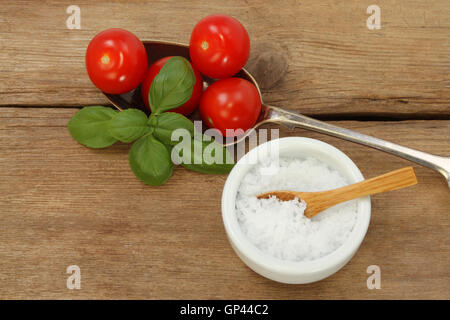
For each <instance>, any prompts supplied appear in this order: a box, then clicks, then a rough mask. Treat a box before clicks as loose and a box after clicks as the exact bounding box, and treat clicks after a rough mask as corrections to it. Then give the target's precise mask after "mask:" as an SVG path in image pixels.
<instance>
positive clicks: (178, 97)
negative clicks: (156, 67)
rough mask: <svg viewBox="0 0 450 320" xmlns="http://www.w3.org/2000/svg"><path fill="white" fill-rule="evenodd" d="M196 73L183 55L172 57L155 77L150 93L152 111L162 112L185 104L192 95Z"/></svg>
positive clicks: (149, 99)
mask: <svg viewBox="0 0 450 320" xmlns="http://www.w3.org/2000/svg"><path fill="white" fill-rule="evenodd" d="M195 80H196V79H195V74H194V71H193V70H192V67H191V64H190V63H189V61H187V60H186V59H185V58H183V57H177V56H176V57H172V58H170V59H169V60H168V61H167V62H166V64H165V65H164V66H163V67H162V68H161V70H160V71H159V73H158V74H157V75H156V77H155V78H154V79H153V82H152V85H151V87H150V90H149V94H148V101H149V104H150V108H151V109H152V112H153V113H155V114H160V113H162V112H164V111H167V110H171V109H174V108H177V107H179V106H181V105H183V104H184V103H185V102H187V101H188V100H189V99H190V98H191V96H192V90H193V88H194V85H195Z"/></svg>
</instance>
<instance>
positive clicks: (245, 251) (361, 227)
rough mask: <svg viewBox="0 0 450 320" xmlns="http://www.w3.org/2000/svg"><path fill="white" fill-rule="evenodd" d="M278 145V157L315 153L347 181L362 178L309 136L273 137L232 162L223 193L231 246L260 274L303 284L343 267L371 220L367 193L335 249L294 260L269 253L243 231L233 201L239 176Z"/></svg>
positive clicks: (343, 158)
mask: <svg viewBox="0 0 450 320" xmlns="http://www.w3.org/2000/svg"><path fill="white" fill-rule="evenodd" d="M277 146H278V147H279V149H278V150H279V155H280V157H283V156H284V157H286V156H289V157H299V158H304V157H309V156H310V157H315V158H318V159H320V160H321V161H323V162H325V163H327V164H328V165H329V166H330V167H332V168H334V169H336V170H338V171H339V172H340V173H341V174H342V175H343V176H344V177H345V178H346V179H347V180H348V181H349V182H350V183H355V182H358V181H361V180H363V179H364V177H363V175H362V174H361V172H360V171H359V169H358V167H357V166H356V165H355V164H354V163H353V161H352V160H351V159H350V158H349V157H347V156H346V155H345V154H344V153H343V152H342V151H340V150H338V149H336V148H335V147H333V146H331V145H329V144H327V143H325V142H322V141H319V140H315V139H310V138H301V137H288V138H281V139H275V140H272V141H269V142H266V143H263V144H261V145H259V146H258V147H256V148H254V149H252V150H251V151H250V152H248V153H247V154H246V155H245V156H244V157H242V158H241V159H240V160H239V161H238V163H237V164H236V165H235V166H234V168H233V170H232V171H231V173H230V174H229V176H228V178H227V181H226V183H225V186H224V189H223V194H222V218H223V223H224V225H225V230H226V233H227V235H228V239H229V241H230V243H231V246H232V247H233V249H234V250H235V252H236V253H237V255H238V256H239V257H240V258H241V259H242V261H243V262H244V263H245V264H246V265H247V266H249V267H250V268H251V269H253V270H254V271H255V272H257V273H259V274H260V275H262V276H264V277H266V278H269V279H272V280H275V281H278V282H282V283H290V284H303V283H310V282H315V281H319V280H322V279H324V278H326V277H328V276H330V275H332V274H333V273H335V272H336V271H338V270H339V269H340V268H342V267H343V266H344V265H345V264H346V263H347V262H348V261H349V260H350V259H351V258H352V257H353V255H354V254H355V252H356V251H357V250H358V248H359V246H360V245H361V242H362V241H363V239H364V236H365V235H366V232H367V228H368V227H369V221H370V211H371V206H370V197H364V198H360V199H358V200H357V201H358V218H357V221H356V224H355V226H354V228H353V230H352V232H351V233H350V235H349V237H348V238H347V240H346V241H345V242H344V243H343V244H342V246H341V247H339V248H338V249H337V250H336V251H334V252H332V253H330V254H329V255H327V256H325V257H322V258H320V259H317V260H313V261H308V262H293V261H285V260H280V259H277V258H275V257H272V256H270V255H268V254H266V253H264V252H262V251H261V250H259V249H258V248H257V247H256V246H254V245H253V244H252V243H251V242H250V241H249V240H248V239H247V238H246V236H245V235H244V234H243V232H242V230H241V227H240V226H239V222H238V221H237V217H236V212H235V210H236V209H235V201H236V194H237V191H238V188H239V186H240V183H241V180H242V179H243V177H244V176H245V175H246V173H247V172H248V171H249V170H250V169H251V168H252V167H253V166H254V165H255V161H250V160H249V159H253V160H254V159H255V157H256V158H257V159H258V160H261V159H263V158H264V157H269V156H270V150H274V149H273V148H275V147H277Z"/></svg>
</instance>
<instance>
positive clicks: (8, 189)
mask: <svg viewBox="0 0 450 320" xmlns="http://www.w3.org/2000/svg"><path fill="white" fill-rule="evenodd" d="M372 2H373V3H376V4H378V5H379V6H380V8H381V29H379V30H369V29H368V28H367V26H366V20H367V18H368V17H369V14H367V12H366V9H367V7H368V6H369V5H370V4H372ZM73 4H74V5H77V6H79V8H80V9H81V29H68V28H67V26H66V20H67V18H68V17H69V14H68V13H67V12H66V9H67V7H68V6H69V5H70V2H67V1H45V2H41V1H31V0H30V1H7V2H5V1H4V2H3V3H2V5H1V6H0V48H1V50H0V60H1V67H0V68H1V81H0V97H1V100H0V104H1V107H0V174H1V180H0V214H1V223H0V298H4V299H5V298H8V299H11V298H58V299H59V298H69V299H70V298H75V299H78V298H107V299H109V298H125V299H128V298H146V299H147V298H150V299H154V298H155V299H160V298H161V299H166V298H167V299H178V298H183V299H203V298H205V299H209V298H239V299H241V298H244V299H265V298H270V299H283V298H284V299H322V298H332V299H335V298H343V299H350V298H351V299H357V298H363V299H372V298H382V299H385V298H388V299H391V298H396V299H397V298H399V299H403V298H426V299H429V298H432V299H434V298H440V299H449V298H450V290H449V285H450V271H449V270H450V245H449V243H450V241H449V231H450V215H449V210H450V197H449V195H450V191H449V189H448V187H447V185H446V183H445V182H444V180H443V179H442V177H441V176H440V175H439V174H437V173H436V172H434V171H431V170H429V169H426V168H423V167H420V166H417V165H414V168H415V169H416V174H417V176H418V179H419V184H418V185H417V186H415V187H412V188H408V189H404V190H399V191H395V192H392V193H386V194H381V195H378V196H374V197H373V198H372V206H373V210H372V220H371V224H370V227H369V231H368V233H367V236H366V238H365V240H364V242H363V244H362V246H361V248H360V250H359V251H358V252H357V254H356V255H355V257H354V258H353V259H352V260H351V261H350V262H349V263H348V264H347V265H346V266H345V267H344V268H343V269H342V270H340V271H339V272H338V273H336V274H335V275H333V276H331V277H329V278H327V279H325V280H323V281H320V282H317V283H314V284H309V285H283V284H279V283H276V282H273V281H270V280H267V279H265V278H263V277H261V276H259V275H257V274H256V273H254V272H253V271H251V270H250V269H249V268H247V267H246V266H245V265H244V264H243V263H242V262H241V260H240V259H239V258H238V257H237V256H236V254H235V253H234V252H233V250H232V249H231V247H230V245H229V243H228V241H227V238H226V235H225V231H224V228H223V224H222V218H221V212H220V198H221V192H222V187H223V184H224V181H225V179H226V176H213V175H208V176H207V175H201V174H198V173H193V172H190V171H187V170H185V169H183V168H176V170H175V172H174V176H173V178H172V179H170V180H169V182H168V183H167V184H166V185H164V186H162V187H157V188H154V187H149V186H146V185H144V184H142V183H141V182H139V180H137V179H136V178H135V177H134V175H133V174H132V172H131V171H130V169H129V166H128V160H127V152H128V149H129V146H128V145H126V144H116V145H114V146H112V147H110V148H107V149H105V150H92V149H87V148H85V147H83V146H81V145H79V144H78V143H76V142H75V141H74V140H73V139H72V138H71V137H70V135H69V133H68V131H67V128H66V124H67V122H68V120H69V119H70V117H71V116H72V115H73V114H74V113H75V112H76V111H77V110H78V108H80V107H81V106H85V105H94V104H103V105H105V104H107V102H106V100H105V98H104V97H103V96H102V95H101V93H100V92H99V91H98V90H97V89H96V88H95V87H94V86H93V85H92V84H91V83H90V81H89V79H88V77H87V75H86V72H85V68H84V53H85V49H86V46H87V44H88V42H89V40H90V39H91V38H92V37H93V36H94V35H95V34H96V33H97V32H99V31H101V30H103V29H107V28H110V27H122V28H125V29H128V30H130V31H132V32H134V33H135V34H136V35H137V36H139V37H140V38H141V39H151V38H154V39H166V40H173V41H180V42H188V40H189V35H190V32H191V30H192V28H193V26H194V24H195V22H196V21H197V20H199V19H200V18H201V17H203V16H205V15H208V14H211V13H226V14H230V15H233V16H235V17H236V18H238V19H239V20H240V21H241V22H242V23H243V24H244V25H245V26H246V28H247V29H248V32H249V34H250V37H251V39H252V41H253V42H252V44H253V50H252V59H251V61H250V64H249V66H248V67H249V69H251V70H252V71H253V72H255V73H256V74H257V76H258V77H259V79H260V80H261V81H262V82H263V84H264V90H263V96H264V99H265V101H266V102H268V103H270V104H273V105H277V106H280V107H288V108H292V109H296V110H298V111H301V112H303V113H305V114H308V115H311V116H314V117H318V118H320V119H323V120H327V121H330V122H331V123H334V124H337V125H340V126H343V127H347V128H350V129H355V130H357V131H360V132H363V133H366V134H370V135H374V136H377V137H380V138H384V139H388V140H390V141H393V142H397V143H400V144H404V145H407V146H410V147H413V148H417V149H421V150H424V151H427V152H431V153H437V154H441V155H447V156H449V155H450V144H449V137H450V77H449V74H450V63H449V61H450V3H449V2H448V0H435V1H425V0H422V1H419V0H408V1H407V0H397V1H381V0H380V1H371V2H367V1H359V0H349V1H345V2H344V1H336V0H325V1H314V0H305V1H301V2H298V1H282V2H278V1H226V2H224V1H207V2H205V1H190V2H187V1H158V2H156V1H155V2H154V1H147V2H144V1H130V0H126V1H125V0H123V1H95V2H94V1H87V0H77V1H74V3H73ZM273 68H274V69H276V72H275V73H274V72H271V70H270V69H273ZM279 78H280V79H279ZM280 135H281V136H305V137H313V138H318V139H321V140H323V141H325V142H329V143H331V144H333V145H335V146H337V147H338V148H340V149H341V150H343V151H344V152H345V153H347V154H348V155H349V156H350V157H351V158H352V159H353V160H354V161H355V163H356V164H357V165H358V166H359V168H360V169H361V171H362V172H363V174H364V175H365V176H366V177H371V176H375V175H377V174H381V173H384V172H387V171H390V170H393V169H397V168H400V167H403V166H407V165H410V163H408V162H407V161H405V160H401V159H399V158H396V157H393V156H391V155H387V154H384V153H381V152H379V151H375V150H372V149H368V148H366V147H362V146H359V145H355V144H352V143H350V142H345V141H341V140H338V139H335V138H330V137H326V136H323V135H319V134H316V133H312V132H308V131H305V130H300V129H298V130H295V131H292V132H289V131H287V130H285V129H282V130H281V134H280ZM69 265H78V266H79V267H80V270H81V289H80V290H69V289H67V287H66V280H67V277H68V276H69V275H68V274H67V273H66V268H67V266H69ZM370 265H378V266H379V267H380V268H381V289H379V290H376V289H375V290H369V289H368V288H367V286H366V280H367V278H368V277H369V274H368V273H367V272H366V269H367V267H368V266H370Z"/></svg>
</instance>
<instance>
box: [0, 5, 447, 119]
mask: <svg viewBox="0 0 450 320" xmlns="http://www.w3.org/2000/svg"><path fill="white" fill-rule="evenodd" d="M76 4H77V5H79V6H80V8H81V30H68V29H67V28H66V19H67V17H68V14H67V13H66V8H67V6H68V5H69V3H67V2H66V1H55V0H50V1H45V2H39V1H31V0H29V1H23V0H22V1H7V2H5V3H2V6H1V7H0V60H1V61H2V62H3V63H2V65H1V67H0V70H1V74H2V81H0V96H1V99H0V105H3V106H36V105H38V106H74V105H75V106H81V105H90V104H105V103H106V100H105V98H104V97H103V96H102V95H101V94H100V92H99V91H98V90H97V89H96V88H95V87H94V86H93V85H92V84H91V83H90V81H89V79H88V77H87V74H86V72H85V68H84V53H85V48H86V47H87V44H88V42H89V40H90V39H91V38H92V37H93V36H94V35H95V34H96V33H98V32H99V31H101V30H104V29H107V28H110V27H122V28H125V29H129V30H130V31H132V32H134V33H135V34H136V35H137V36H139V37H140V38H141V39H165V40H174V41H181V42H186V43H187V42H188V41H189V36H190V32H191V30H192V28H193V26H194V24H195V22H196V21H198V20H199V19H200V18H202V17H203V16H205V15H208V14H212V13H226V14H230V15H233V16H235V17H236V18H238V19H239V20H240V21H241V22H242V23H243V24H244V25H245V26H246V28H247V29H248V32H249V34H250V37H251V39H252V43H253V45H252V47H253V48H254V51H252V59H251V61H252V62H251V63H252V64H253V65H250V66H249V68H250V69H251V70H253V71H254V72H255V74H256V75H257V76H258V77H259V78H260V80H261V82H263V83H264V84H267V85H265V86H264V87H267V88H266V90H265V91H264V99H265V100H266V102H268V103H271V104H274V105H276V106H279V107H287V108H291V109H297V110H299V111H302V112H303V113H305V114H310V115H318V114H321V115H325V114H326V115H330V114H331V115H350V116H354V115H376V116H391V117H408V118H419V117H424V116H427V117H429V118H430V117H431V118H442V117H444V118H449V117H450V79H449V77H448V75H449V74H450V62H449V61H450V60H449V56H450V41H449V39H450V3H449V1H448V0H435V1H432V2H429V1H421V0H408V1H406V0H402V1H400V0H397V1H386V0H381V1H377V4H378V5H379V6H380V7H381V21H382V22H381V25H382V28H381V30H368V29H367V27H366V20H367V18H368V16H369V15H368V14H367V13H366V9H367V7H368V5H369V4H372V2H370V3H369V2H364V1H363V2H361V1H359V0H348V1H337V0H325V1H315V0H305V1H301V2H298V1H293V0H290V1H281V2H279V1H254V0H252V1H250V0H249V1H238V0H232V1H226V2H225V1H219V0H214V1H207V2H205V1H200V0H196V1H189V2H188V1H136V0H120V1H104V0H103V1H87V0H80V1H77V2H76ZM267 43H268V44H270V45H266V44H267ZM279 59H285V61H284V60H283V61H282V62H280V61H279ZM271 60H274V61H272V62H271ZM277 61H278V63H277ZM271 66H273V68H271ZM273 70H274V71H273ZM274 73H275V75H274ZM278 74H280V75H283V77H282V78H281V79H277V75H278ZM266 78H267V79H266Z"/></svg>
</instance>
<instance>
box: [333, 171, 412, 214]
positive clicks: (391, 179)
mask: <svg viewBox="0 0 450 320" xmlns="http://www.w3.org/2000/svg"><path fill="white" fill-rule="evenodd" d="M415 184H417V178H416V175H415V173H414V169H413V167H406V168H402V169H399V170H395V171H391V172H388V173H385V174H383V175H381V176H378V177H375V178H371V179H368V180H364V181H361V182H358V183H355V184H351V185H348V186H345V187H342V188H338V189H335V190H332V191H329V195H330V197H329V199H330V202H328V203H327V207H331V206H333V205H336V204H338V203H341V202H345V201H348V200H352V199H356V198H360V197H364V196H369V195H372V194H377V193H381V192H385V191H391V190H397V189H401V188H406V187H409V186H413V185H415Z"/></svg>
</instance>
